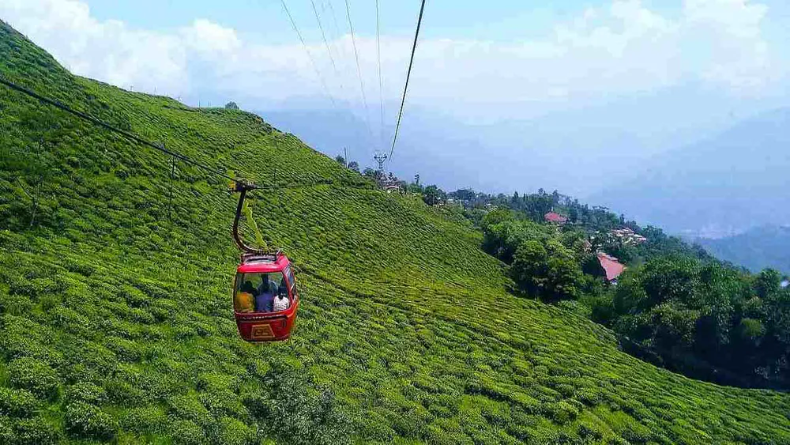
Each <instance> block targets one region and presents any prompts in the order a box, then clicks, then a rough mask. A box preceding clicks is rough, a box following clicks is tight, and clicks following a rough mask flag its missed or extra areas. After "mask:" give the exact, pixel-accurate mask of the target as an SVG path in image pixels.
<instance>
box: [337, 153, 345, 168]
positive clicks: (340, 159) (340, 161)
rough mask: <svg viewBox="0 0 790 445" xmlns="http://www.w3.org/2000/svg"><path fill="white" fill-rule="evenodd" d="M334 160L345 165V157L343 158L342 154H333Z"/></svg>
mask: <svg viewBox="0 0 790 445" xmlns="http://www.w3.org/2000/svg"><path fill="white" fill-rule="evenodd" d="M335 161H337V163H338V164H340V165H342V166H344V167H346V158H344V157H343V156H342V155H337V156H335Z"/></svg>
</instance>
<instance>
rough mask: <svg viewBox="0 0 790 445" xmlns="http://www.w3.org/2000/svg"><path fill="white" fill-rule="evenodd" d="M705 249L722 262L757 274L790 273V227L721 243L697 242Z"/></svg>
mask: <svg viewBox="0 0 790 445" xmlns="http://www.w3.org/2000/svg"><path fill="white" fill-rule="evenodd" d="M697 242H698V243H700V244H702V246H704V247H705V249H706V250H707V251H708V252H710V253H711V254H713V255H714V256H716V257H717V258H720V259H722V260H727V261H730V262H732V263H733V264H737V265H739V266H743V267H746V268H748V269H749V270H752V271H754V272H757V271H760V270H762V269H765V268H766V267H771V268H774V269H776V270H779V271H781V272H784V273H790V227H788V226H785V227H777V226H762V227H757V228H754V229H751V230H749V231H747V232H745V233H742V234H740V235H735V236H731V237H726V238H721V239H698V240H697Z"/></svg>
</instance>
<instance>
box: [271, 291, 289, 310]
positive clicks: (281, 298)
mask: <svg viewBox="0 0 790 445" xmlns="http://www.w3.org/2000/svg"><path fill="white" fill-rule="evenodd" d="M290 305H291V302H290V301H288V294H287V293H286V292H281V293H280V294H279V295H277V296H276V297H274V305H273V309H274V312H280V311H284V310H286V309H288V306H290Z"/></svg>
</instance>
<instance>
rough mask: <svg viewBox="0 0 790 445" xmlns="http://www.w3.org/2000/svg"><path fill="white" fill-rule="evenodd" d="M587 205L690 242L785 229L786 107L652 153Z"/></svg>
mask: <svg viewBox="0 0 790 445" xmlns="http://www.w3.org/2000/svg"><path fill="white" fill-rule="evenodd" d="M588 201H590V202H592V203H596V204H602V205H606V206H608V207H610V208H611V209H612V210H614V211H616V212H623V213H625V214H626V215H627V216H628V217H629V218H634V219H636V220H637V221H639V222H640V223H650V224H653V225H656V226H659V227H662V228H663V229H665V230H666V231H669V232H672V233H677V234H682V235H686V236H689V237H704V238H721V237H724V236H732V235H735V234H738V233H743V232H744V231H747V230H749V229H752V228H755V227H759V226H763V225H778V226H781V225H787V224H790V108H785V109H779V110H775V111H772V112H768V113H764V114H761V115H759V116H757V117H754V118H751V119H748V120H746V121H743V122H742V123H740V124H738V125H736V126H734V127H732V128H731V129H729V130H727V131H725V132H723V133H721V134H720V135H718V136H715V137H713V138H710V139H707V140H705V141H702V142H699V143H696V144H693V145H690V146H688V147H686V148H684V149H681V150H675V151H671V152H667V153H664V154H661V155H658V156H656V157H654V158H652V159H650V160H648V161H646V162H645V163H644V166H643V167H642V168H640V169H637V170H636V171H634V174H633V178H632V179H631V180H628V181H624V182H621V183H620V184H618V185H616V186H614V187H610V188H608V189H607V190H605V191H603V192H600V193H596V194H594V195H592V196H591V197H590V198H589V199H588Z"/></svg>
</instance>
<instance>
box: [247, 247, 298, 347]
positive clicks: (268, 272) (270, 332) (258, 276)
mask: <svg viewBox="0 0 790 445" xmlns="http://www.w3.org/2000/svg"><path fill="white" fill-rule="evenodd" d="M233 309H234V314H235V316H236V325H237V326H238V328H239V335H241V338H243V339H244V340H246V341H249V342H269V341H280V340H287V339H288V337H290V335H291V329H293V326H294V322H296V312H297V310H298V309H299V294H298V292H297V288H296V280H295V278H294V272H293V268H292V266H291V263H290V261H289V260H288V257H286V256H285V255H283V254H282V253H279V252H278V253H276V254H271V255H259V254H251V253H245V254H243V255H242V257H241V264H240V265H239V267H238V268H237V269H236V280H235V283H234V285H233Z"/></svg>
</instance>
